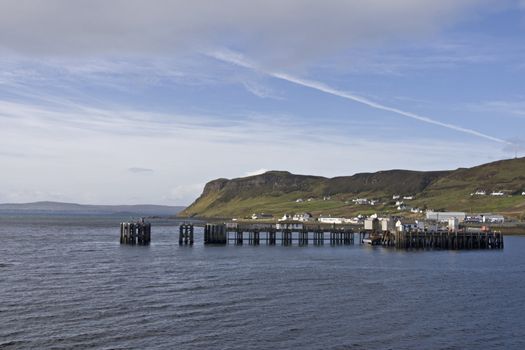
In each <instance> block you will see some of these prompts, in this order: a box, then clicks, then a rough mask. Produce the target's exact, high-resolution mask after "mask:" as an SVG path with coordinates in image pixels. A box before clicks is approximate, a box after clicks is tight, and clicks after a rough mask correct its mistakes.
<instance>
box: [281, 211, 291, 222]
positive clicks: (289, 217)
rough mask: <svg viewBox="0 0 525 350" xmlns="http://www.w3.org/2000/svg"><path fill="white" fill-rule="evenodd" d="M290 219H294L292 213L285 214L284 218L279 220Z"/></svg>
mask: <svg viewBox="0 0 525 350" xmlns="http://www.w3.org/2000/svg"><path fill="white" fill-rule="evenodd" d="M290 220H293V216H292V214H288V213H286V214H284V215H283V217H282V218H280V219H279V221H290Z"/></svg>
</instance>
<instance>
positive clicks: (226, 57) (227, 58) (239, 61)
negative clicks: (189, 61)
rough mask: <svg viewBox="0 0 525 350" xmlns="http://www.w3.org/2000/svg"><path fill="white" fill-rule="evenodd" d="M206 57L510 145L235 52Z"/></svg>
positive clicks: (214, 53)
mask: <svg viewBox="0 0 525 350" xmlns="http://www.w3.org/2000/svg"><path fill="white" fill-rule="evenodd" d="M207 55H208V56H210V57H213V58H215V59H217V60H219V61H223V62H227V63H231V64H234V65H237V66H240V67H243V68H248V69H251V70H255V71H257V72H260V73H264V74H266V75H269V76H271V77H274V78H276V79H281V80H284V81H287V82H290V83H292V84H296V85H300V86H304V87H307V88H310V89H314V90H317V91H321V92H324V93H326V94H330V95H334V96H339V97H342V98H346V99H347V100H351V101H354V102H358V103H361V104H364V105H366V106H369V107H372V108H375V109H379V110H383V111H387V112H392V113H395V114H398V115H401V116H403V117H407V118H411V119H415V120H418V121H420V122H423V123H427V124H433V125H438V126H441V127H443V128H447V129H451V130H455V131H459V132H462V133H465V134H470V135H474V136H477V137H481V138H484V139H487V140H491V141H494V142H499V143H504V144H511V143H510V142H508V141H505V140H503V139H500V138H497V137H494V136H490V135H487V134H484V133H481V132H479V131H476V130H472V129H467V128H463V127H461V126H458V125H454V124H449V123H443V122H440V121H439V120H435V119H432V118H428V117H425V116H422V115H418V114H415V113H412V112H407V111H403V110H401V109H398V108H394V107H389V106H386V105H383V104H380V103H377V102H374V101H372V100H369V99H367V98H366V97H362V96H358V95H354V94H350V93H348V92H346V91H342V90H337V89H334V88H332V87H330V86H328V85H326V84H323V83H321V82H318V81H313V80H307V79H301V78H297V77H294V76H291V75H288V74H285V73H279V72H272V71H268V70H264V69H261V68H260V67H258V66H257V65H256V64H254V63H253V62H250V61H249V60H247V59H245V58H244V57H243V56H242V55H240V54H237V53H235V52H231V51H214V52H209V53H207Z"/></svg>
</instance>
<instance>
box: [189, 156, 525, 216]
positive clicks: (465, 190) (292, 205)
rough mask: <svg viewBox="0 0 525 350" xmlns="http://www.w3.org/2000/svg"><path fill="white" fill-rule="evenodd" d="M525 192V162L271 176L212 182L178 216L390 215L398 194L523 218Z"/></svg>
mask: <svg viewBox="0 0 525 350" xmlns="http://www.w3.org/2000/svg"><path fill="white" fill-rule="evenodd" d="M478 189H483V190H485V191H488V192H490V191H499V190H501V191H505V193H506V194H508V195H512V194H513V195H514V196H512V198H511V197H510V196H504V197H502V198H493V197H491V196H486V197H484V198H478V197H475V196H474V197H473V196H470V193H472V192H475V191H476V190H478ZM522 191H525V158H519V159H512V160H504V161H498V162H494V163H489V164H484V165H481V166H477V167H474V168H470V169H457V170H454V171H430V172H422V171H410V170H389V171H379V172H376V173H361V174H356V175H353V176H343V177H335V178H332V179H329V178H325V177H320V176H305V175H294V174H291V173H289V172H286V171H269V172H267V173H264V174H261V175H256V176H250V177H245V178H238V179H232V180H227V179H217V180H213V181H210V182H209V183H208V184H206V186H205V187H204V190H203V193H202V195H201V196H200V197H199V198H198V199H197V200H196V201H195V202H194V203H193V204H192V205H190V206H189V207H188V208H186V209H185V210H184V211H183V212H182V213H181V214H180V216H201V217H242V216H245V215H250V214H251V213H260V212H265V213H270V214H274V215H276V216H278V215H282V214H284V213H285V212H299V211H310V212H313V213H314V214H325V215H326V214H334V215H335V214H336V215H343V214H344V215H350V214H352V213H356V212H363V211H366V210H375V211H381V210H383V211H391V210H393V203H392V195H394V194H398V195H402V196H403V195H404V196H414V197H415V199H414V200H413V201H411V202H410V203H406V204H407V205H411V206H414V207H429V208H434V209H450V210H466V211H469V210H476V209H478V210H480V211H496V212H517V213H518V214H519V212H520V210H521V211H523V209H525V196H521V192H522ZM357 197H365V198H369V199H371V198H374V199H378V200H379V204H378V205H377V206H375V207H373V208H366V207H363V206H357V205H355V204H353V203H352V202H351V201H350V200H351V199H354V198H357ZM298 199H302V201H297V200H298ZM308 199H310V200H308ZM394 210H395V209H394Z"/></svg>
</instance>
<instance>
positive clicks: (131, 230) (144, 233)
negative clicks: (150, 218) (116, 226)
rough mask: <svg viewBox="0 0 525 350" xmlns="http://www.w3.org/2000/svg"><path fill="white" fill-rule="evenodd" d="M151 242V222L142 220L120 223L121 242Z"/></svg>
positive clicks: (135, 243)
mask: <svg viewBox="0 0 525 350" xmlns="http://www.w3.org/2000/svg"><path fill="white" fill-rule="evenodd" d="M150 242H151V224H150V223H149V222H144V220H140V221H137V222H121V223H120V244H131V245H148V244H150Z"/></svg>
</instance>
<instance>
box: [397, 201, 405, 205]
mask: <svg viewBox="0 0 525 350" xmlns="http://www.w3.org/2000/svg"><path fill="white" fill-rule="evenodd" d="M403 204H405V202H403V201H397V202H396V205H403Z"/></svg>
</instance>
